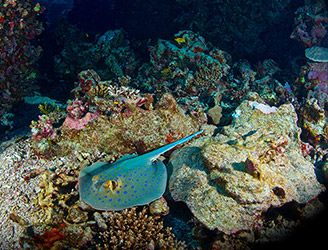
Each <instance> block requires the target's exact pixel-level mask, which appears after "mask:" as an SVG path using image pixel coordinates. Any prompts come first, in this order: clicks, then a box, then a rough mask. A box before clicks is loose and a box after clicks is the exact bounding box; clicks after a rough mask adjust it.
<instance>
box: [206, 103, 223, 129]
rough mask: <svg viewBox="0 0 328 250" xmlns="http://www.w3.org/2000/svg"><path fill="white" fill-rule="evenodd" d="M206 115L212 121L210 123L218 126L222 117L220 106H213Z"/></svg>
mask: <svg viewBox="0 0 328 250" xmlns="http://www.w3.org/2000/svg"><path fill="white" fill-rule="evenodd" d="M207 114H208V116H209V117H210V118H211V119H212V122H213V123H214V124H215V125H218V124H219V123H220V120H221V117H222V108H221V107H220V106H214V107H213V108H211V109H209V110H208V112H207Z"/></svg>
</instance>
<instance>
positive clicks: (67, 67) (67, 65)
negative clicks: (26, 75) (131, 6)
mask: <svg viewBox="0 0 328 250" xmlns="http://www.w3.org/2000/svg"><path fill="white" fill-rule="evenodd" d="M67 29H69V30H70V32H67ZM57 41H58V43H59V45H60V46H61V47H63V49H62V51H61V52H60V54H59V55H57V56H56V57H55V72H56V74H57V77H58V78H59V79H64V80H67V81H72V80H74V79H75V77H76V75H77V74H78V73H79V72H80V71H83V70H87V69H90V68H94V69H95V70H96V71H97V72H98V74H99V75H100V76H101V77H102V78H106V79H112V78H117V77H123V76H125V75H132V74H133V73H134V72H135V70H136V68H137V66H138V60H137V59H136V57H135V54H134V52H133V51H132V49H131V48H130V45H129V42H128V40H127V39H126V38H125V34H124V32H123V30H110V31H107V32H105V33H104V34H103V35H101V36H99V37H98V38H97V39H95V40H94V41H93V40H92V39H91V38H90V37H88V35H86V34H85V33H83V32H82V31H79V30H78V29H77V28H75V27H74V26H71V25H68V24H65V23H63V24H62V26H60V27H59V28H58V30H57Z"/></svg>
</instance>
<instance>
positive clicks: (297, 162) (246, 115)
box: [169, 101, 324, 234]
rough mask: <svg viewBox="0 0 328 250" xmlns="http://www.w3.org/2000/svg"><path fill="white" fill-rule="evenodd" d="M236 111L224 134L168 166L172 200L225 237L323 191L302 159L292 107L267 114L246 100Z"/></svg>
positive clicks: (186, 150)
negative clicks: (269, 211) (270, 212)
mask: <svg viewBox="0 0 328 250" xmlns="http://www.w3.org/2000/svg"><path fill="white" fill-rule="evenodd" d="M237 110H238V111H239V114H240V116H236V118H235V119H234V121H233V123H232V125H230V126H227V127H225V128H224V130H223V133H222V134H219V135H218V136H216V137H215V138H214V139H213V138H207V139H206V138H204V137H203V138H200V139H198V140H196V141H194V142H193V143H192V144H191V145H190V146H188V147H184V148H182V149H180V150H176V151H175V152H174V153H173V154H172V155H171V159H170V162H169V166H170V167H172V175H171V177H170V180H169V190H170V192H171V194H172V197H173V199H174V200H176V201H183V202H185V203H186V204H187V205H188V207H189V208H190V210H191V212H192V213H193V214H194V216H195V217H196V218H197V219H198V220H199V221H200V222H201V223H203V224H204V225H205V226H206V227H208V228H209V229H212V230H213V229H218V230H220V231H222V232H224V233H226V234H232V233H235V232H237V231H240V230H251V229H253V228H254V227H255V226H257V225H259V224H261V222H262V221H261V220H262V216H261V215H262V213H263V212H265V211H266V210H267V209H268V208H269V207H271V206H274V207H280V206H282V205H284V204H285V203H287V202H290V201H293V200H294V201H296V202H298V203H307V202H308V201H309V200H311V199H313V198H314V197H316V196H317V195H318V194H319V193H320V192H321V191H322V190H323V189H324V188H323V186H322V185H321V184H319V182H318V181H317V179H316V175H315V172H314V166H313V165H312V163H311V162H309V161H308V160H306V159H305V158H304V157H303V156H302V153H301V149H300V144H301V141H300V139H299V136H300V129H299V128H298V127H297V125H296V122H297V116H296V113H295V110H294V108H293V106H292V105H291V104H285V105H282V106H280V107H279V108H277V109H276V110H275V111H274V112H269V113H268V112H263V111H262V110H261V109H253V107H252V103H251V102H249V101H244V102H243V103H242V104H241V105H240V106H239V107H238V108H237Z"/></svg>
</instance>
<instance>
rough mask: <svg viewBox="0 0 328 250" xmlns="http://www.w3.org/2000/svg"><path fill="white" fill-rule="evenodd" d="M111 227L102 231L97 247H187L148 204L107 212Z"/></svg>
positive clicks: (106, 215)
mask: <svg viewBox="0 0 328 250" xmlns="http://www.w3.org/2000/svg"><path fill="white" fill-rule="evenodd" d="M103 215H104V216H105V217H106V218H107V220H108V221H107V225H108V230H106V231H104V232H100V233H99V236H98V237H99V240H101V243H99V244H98V245H97V249H177V250H179V249H185V245H184V243H182V242H178V241H177V240H176V239H175V236H174V235H173V233H172V232H171V229H170V228H168V227H165V226H164V224H163V221H162V220H161V219H160V217H155V216H152V215H149V213H148V211H147V208H143V209H142V210H141V211H140V212H138V211H137V209H136V208H131V209H125V210H123V211H122V212H108V213H103Z"/></svg>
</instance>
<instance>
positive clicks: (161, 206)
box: [149, 197, 170, 215]
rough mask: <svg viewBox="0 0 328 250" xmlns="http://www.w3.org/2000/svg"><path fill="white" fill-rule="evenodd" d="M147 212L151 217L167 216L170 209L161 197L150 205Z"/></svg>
mask: <svg viewBox="0 0 328 250" xmlns="http://www.w3.org/2000/svg"><path fill="white" fill-rule="evenodd" d="M149 212H150V214H152V215H167V214H168V213H169V212H170V208H169V206H168V205H167V202H166V200H165V199H164V197H161V198H160V199H158V200H156V201H153V202H152V203H150V205H149Z"/></svg>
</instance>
